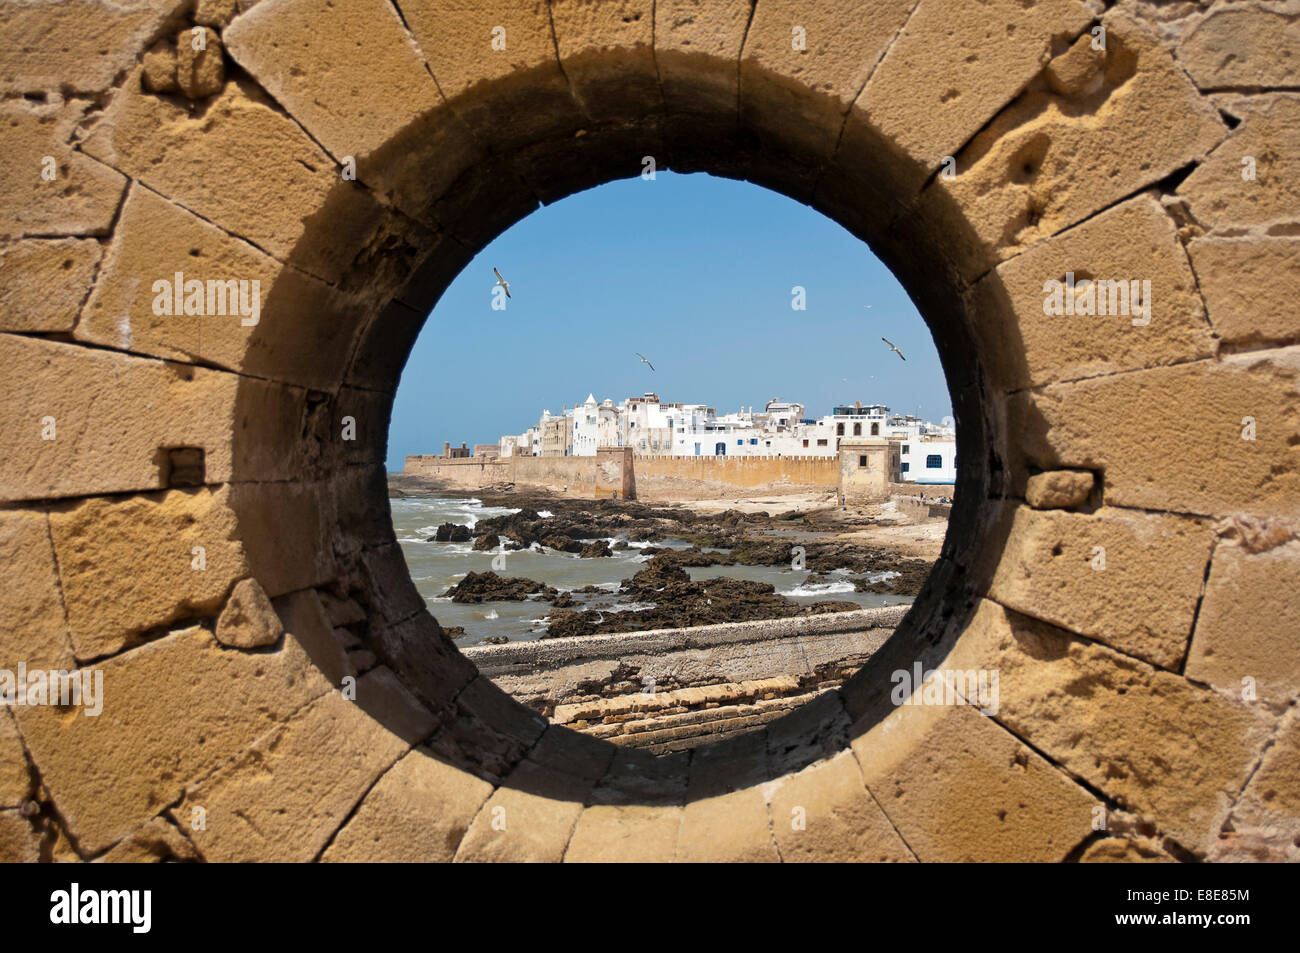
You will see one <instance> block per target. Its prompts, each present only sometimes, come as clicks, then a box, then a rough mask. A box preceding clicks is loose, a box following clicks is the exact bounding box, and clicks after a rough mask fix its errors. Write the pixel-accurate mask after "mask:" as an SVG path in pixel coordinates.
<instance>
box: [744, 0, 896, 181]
mask: <svg viewBox="0 0 1300 953" xmlns="http://www.w3.org/2000/svg"><path fill="white" fill-rule="evenodd" d="M914 6H916V0H874V2H872V3H871V4H869V9H864V5H863V4H861V3H854V2H852V0H835V2H832V3H821V4H818V5H817V8H816V9H815V10H813V9H810V8H808V7H807V6H806V5H804V4H798V3H792V2H788V0H778V2H773V3H762V4H759V5H757V6H756V7H755V8H754V13H753V20H752V22H751V23H750V24H749V31H748V32H747V33H746V34H745V48H744V50H743V51H742V53H741V59H740V112H741V119H742V122H743V123H744V124H745V125H747V126H750V127H752V128H754V129H755V130H757V131H758V132H759V134H760V135H761V136H763V137H764V138H770V139H771V140H772V141H773V142H775V143H777V144H779V145H780V146H781V147H782V148H785V149H788V150H790V151H791V152H795V153H804V154H805V155H806V156H807V158H808V159H811V160H814V161H815V160H817V159H828V158H830V156H831V154H832V153H833V152H834V151H835V145H836V143H837V142H838V140H839V134H840V127H841V126H842V125H843V117H844V114H845V113H847V112H848V110H849V107H850V105H852V103H853V101H854V100H855V99H856V98H857V96H858V94H859V93H860V92H861V91H862V87H863V86H864V85H866V83H867V79H868V77H870V76H871V75H872V71H873V70H875V69H876V68H877V65H876V64H878V63H880V59H881V57H882V56H884V55H885V51H886V50H887V49H889V48H890V43H891V42H893V41H894V37H895V36H896V35H897V34H898V31H899V30H900V29H901V28H902V27H903V24H904V22H906V21H907V18H908V14H909V13H911V11H912V8H913V7H914ZM846 23H854V24H855V27H856V28H855V29H845V24H846ZM796 29H799V30H802V31H803V33H802V35H801V36H800V37H796V35H795V33H794V31H795V30H796ZM797 42H801V43H802V44H803V45H804V47H805V48H803V49H796V48H795V46H796V43H797ZM810 89H811V90H813V91H814V93H815V95H813V96H809V95H808V90H810Z"/></svg>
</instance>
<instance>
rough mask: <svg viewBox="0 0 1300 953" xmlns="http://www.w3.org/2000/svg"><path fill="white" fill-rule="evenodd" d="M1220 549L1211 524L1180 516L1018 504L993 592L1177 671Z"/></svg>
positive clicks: (1004, 600) (1012, 603) (1017, 605)
mask: <svg viewBox="0 0 1300 953" xmlns="http://www.w3.org/2000/svg"><path fill="white" fill-rule="evenodd" d="M1213 544H1214V533H1213V532H1212V530H1211V529H1210V528H1209V527H1208V526H1207V525H1205V524H1204V523H1202V522H1199V521H1196V520H1189V519H1184V518H1182V517H1177V516H1159V515H1154V514H1150V513H1134V512H1130V511H1127V510H1121V509H1115V508H1113V507H1103V508H1102V509H1100V510H1098V511H1097V512H1096V513H1092V514H1087V515H1085V514H1083V513H1062V512H1059V511H1055V512H1038V511H1035V510H1031V509H1027V508H1025V507H1021V508H1019V509H1017V510H1016V513H1015V517H1014V522H1013V524H1012V527H1011V533H1010V536H1009V538H1008V540H1007V543H1006V548H1005V549H1004V551H1003V552H1004V555H1003V558H1002V561H1001V562H1000V563H999V564H998V570H997V575H996V576H995V577H994V579H993V585H992V586H991V587H990V588H989V595H990V597H991V598H993V599H996V600H997V601H999V602H1001V603H1002V604H1003V605H1005V606H1008V607H1009V608H1012V609H1015V610H1016V611H1018V612H1023V613H1024V614H1026V615H1031V616H1034V617H1035V618H1039V619H1044V620H1046V621H1048V622H1051V623H1053V624H1055V625H1059V626H1061V627H1062V628H1065V629H1070V630H1071V631H1074V632H1078V633H1079V634H1081V635H1087V636H1090V637H1091V638H1094V639H1097V640H1099V641H1101V642H1105V643H1106V644H1108V645H1111V646H1114V647H1115V648H1117V649H1119V650H1120V651H1122V652H1125V653H1127V654H1129V655H1135V656H1137V657H1138V658H1142V659H1146V660H1147V661H1149V662H1151V663H1152V664H1154V665H1160V666H1162V667H1164V668H1172V669H1177V668H1178V666H1179V664H1180V663H1181V661H1182V659H1183V656H1184V654H1185V653H1186V651H1187V642H1188V640H1189V639H1190V638H1191V630H1192V619H1193V618H1194V617H1195V615H1196V606H1197V603H1198V601H1199V599H1200V597H1201V587H1202V582H1203V580H1204V579H1205V567H1206V566H1207V565H1208V563H1209V560H1210V549H1211V547H1212V546H1213ZM1099 567H1100V568H1099Z"/></svg>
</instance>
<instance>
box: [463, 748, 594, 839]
mask: <svg viewBox="0 0 1300 953" xmlns="http://www.w3.org/2000/svg"><path fill="white" fill-rule="evenodd" d="M555 730H556V729H551V730H549V731H548V732H547V734H548V735H549V734H551V733H553V732H554V731H555ZM570 734H571V732H570ZM591 786H592V780H591V779H590V778H582V777H578V776H576V775H573V774H570V773H568V772H566V771H564V770H563V769H562V768H561V767H558V766H556V765H554V764H546V763H540V762H537V761H533V760H532V759H531V758H525V759H524V760H523V761H521V762H520V763H519V765H518V766H517V767H516V768H515V769H514V771H512V772H511V773H510V775H509V776H508V777H507V778H506V779H505V780H504V781H503V782H502V784H501V786H500V787H498V788H497V789H496V790H495V791H493V792H492V796H491V797H490V798H488V799H487V802H486V803H483V805H482V807H481V808H480V809H479V811H478V813H477V814H476V815H475V817H474V820H473V823H472V824H471V825H470V827H469V830H468V831H467V832H466V834H465V837H464V840H463V841H462V842H461V844H460V847H459V850H457V851H456V860H457V861H458V862H462V863H465V862H483V861H496V862H509V863H519V862H521V861H529V862H533V863H557V862H559V861H560V860H562V859H563V858H564V851H565V848H566V847H567V846H568V843H569V837H570V835H571V834H572V833H573V829H574V826H575V825H576V824H577V821H578V815H580V814H581V813H582V810H583V807H582V805H583V801H584V800H585V799H586V797H587V795H588V794H589V793H590V791H591Z"/></svg>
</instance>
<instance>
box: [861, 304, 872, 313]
mask: <svg viewBox="0 0 1300 953" xmlns="http://www.w3.org/2000/svg"><path fill="white" fill-rule="evenodd" d="M862 307H864V308H866V309H867V310H868V311H870V310H871V305H869V304H864V305H863V306H862Z"/></svg>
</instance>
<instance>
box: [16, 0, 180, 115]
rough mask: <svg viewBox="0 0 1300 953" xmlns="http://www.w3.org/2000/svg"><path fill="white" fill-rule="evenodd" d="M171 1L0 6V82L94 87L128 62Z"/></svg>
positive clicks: (27, 87)
mask: <svg viewBox="0 0 1300 953" xmlns="http://www.w3.org/2000/svg"><path fill="white" fill-rule="evenodd" d="M174 7H175V4H173V3H170V2H168V0H145V2H142V3H116V2H108V0H54V2H43V3H6V4H5V5H4V7H3V8H0V85H3V87H4V88H5V89H8V90H12V91H14V92H19V93H26V92H31V91H33V90H41V89H48V90H56V89H57V90H69V91H71V92H77V93H97V92H101V91H103V90H106V89H108V88H109V87H110V86H111V85H112V84H113V80H114V79H115V78H116V77H117V76H118V75H119V74H120V73H122V72H124V71H126V70H128V69H130V68H131V66H132V65H133V64H134V62H135V58H136V56H137V55H138V54H139V52H140V48H141V47H142V46H144V44H145V43H147V42H148V41H149V39H150V38H151V37H152V36H154V35H156V33H157V31H158V30H159V29H160V28H161V27H162V25H163V23H164V22H165V20H166V19H167V17H168V16H170V15H171V13H172V11H173V9H174Z"/></svg>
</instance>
